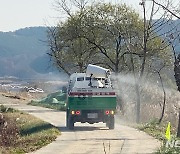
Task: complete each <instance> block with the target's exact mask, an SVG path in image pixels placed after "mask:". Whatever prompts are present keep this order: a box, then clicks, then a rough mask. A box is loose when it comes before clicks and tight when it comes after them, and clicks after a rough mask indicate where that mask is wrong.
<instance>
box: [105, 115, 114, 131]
mask: <svg viewBox="0 0 180 154" xmlns="http://www.w3.org/2000/svg"><path fill="white" fill-rule="evenodd" d="M106 126H107V127H109V129H114V116H110V117H108V120H107V122H106Z"/></svg>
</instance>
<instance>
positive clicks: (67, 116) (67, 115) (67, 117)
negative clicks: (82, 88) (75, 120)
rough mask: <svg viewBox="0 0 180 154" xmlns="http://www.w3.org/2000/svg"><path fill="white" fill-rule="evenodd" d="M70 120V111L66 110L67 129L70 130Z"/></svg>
mask: <svg viewBox="0 0 180 154" xmlns="http://www.w3.org/2000/svg"><path fill="white" fill-rule="evenodd" d="M68 119H69V110H68V109H67V110H66V127H67V128H69V122H68Z"/></svg>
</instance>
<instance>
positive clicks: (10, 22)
mask: <svg viewBox="0 0 180 154" xmlns="http://www.w3.org/2000/svg"><path fill="white" fill-rule="evenodd" d="M105 1H108V0H105ZM109 1H113V2H115V3H117V2H119V1H121V2H122V3H126V4H128V5H130V6H132V7H133V8H134V9H136V10H137V11H140V10H141V9H140V6H139V1H140V0H109ZM54 4H55V0H0V31H3V32H8V31H14V30H17V29H20V28H25V27H32V26H46V25H48V26H54V25H56V24H57V23H58V21H59V20H61V13H60V12H58V11H57V10H55V7H54Z"/></svg>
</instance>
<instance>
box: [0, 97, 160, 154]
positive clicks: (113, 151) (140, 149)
mask: <svg viewBox="0 0 180 154" xmlns="http://www.w3.org/2000/svg"><path fill="white" fill-rule="evenodd" d="M26 102H27V100H23V99H22V100H21V99H14V98H9V97H5V96H3V95H2V94H0V104H4V105H6V106H10V107H13V108H15V109H19V110H21V111H25V112H28V113H29V114H32V115H34V116H36V117H38V118H40V119H42V120H44V121H47V122H49V123H51V124H53V125H55V126H56V127H58V128H59V129H60V131H61V132H62V134H61V135H60V136H58V138H57V139H56V141H54V142H53V143H51V144H49V145H48V146H46V147H43V148H42V149H40V150H38V151H35V152H33V154H49V153H63V154H87V153H88V154H122V153H123V154H134V153H138V154H140V153H141V154H142V153H144V154H147V153H154V152H155V151H156V150H157V149H158V148H159V147H160V145H161V143H160V142H159V141H158V140H156V139H154V138H153V137H151V136H149V135H147V134H146V133H144V132H141V131H138V130H136V129H134V128H131V127H128V126H125V125H123V124H121V123H120V122H119V120H117V117H116V118H115V119H116V121H117V122H116V124H115V129H114V130H109V129H108V128H107V127H106V126H105V124H103V123H98V124H94V125H89V124H81V123H76V124H75V130H74V131H69V130H68V129H66V127H65V112H60V111H55V110H51V109H47V108H42V107H35V106H29V105H26Z"/></svg>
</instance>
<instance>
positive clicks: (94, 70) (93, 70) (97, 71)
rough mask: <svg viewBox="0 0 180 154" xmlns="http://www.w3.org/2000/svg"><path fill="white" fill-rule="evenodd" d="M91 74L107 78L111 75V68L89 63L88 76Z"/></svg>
mask: <svg viewBox="0 0 180 154" xmlns="http://www.w3.org/2000/svg"><path fill="white" fill-rule="evenodd" d="M91 74H92V77H95V78H107V77H108V76H109V75H110V70H109V69H106V68H103V67H100V66H96V65H92V64H89V65H88V67H87V70H86V76H91Z"/></svg>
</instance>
